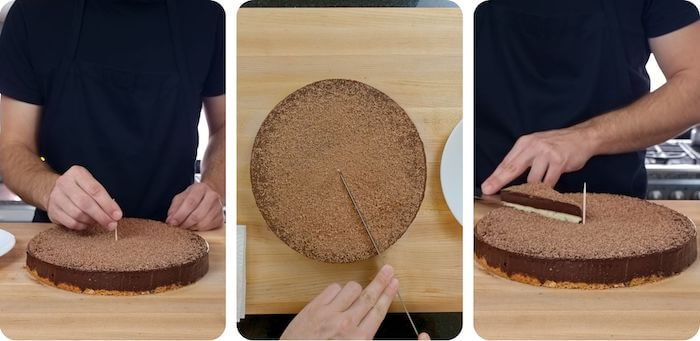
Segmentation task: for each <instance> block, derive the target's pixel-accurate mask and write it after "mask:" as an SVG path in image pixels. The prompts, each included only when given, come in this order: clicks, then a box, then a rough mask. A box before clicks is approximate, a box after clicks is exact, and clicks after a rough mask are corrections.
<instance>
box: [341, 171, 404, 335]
mask: <svg viewBox="0 0 700 341" xmlns="http://www.w3.org/2000/svg"><path fill="white" fill-rule="evenodd" d="M338 174H340V180H341V181H342V182H343V186H345V191H347V192H348V196H350V200H351V201H352V206H353V207H355V211H356V212H357V215H359V216H360V220H362V226H364V227H365V231H367V235H368V236H369V240H370V241H371V242H372V245H373V246H374V250H375V251H376V252H377V257H379V259H381V261H382V263H384V264H386V261H385V260H384V257H382V255H381V253H380V252H379V247H377V242H376V241H375V240H374V237H373V236H372V232H370V230H369V225H367V221H366V220H365V216H364V214H362V211H361V210H360V207H359V206H358V205H357V202H356V201H355V197H354V196H353V195H352V191H351V190H350V187H349V186H348V183H347V182H345V177H344V176H343V172H341V171H340V169H338ZM396 296H398V298H399V302H401V307H402V308H403V311H404V312H405V313H406V316H408V321H409V322H411V327H413V332H414V333H416V337H417V336H418V329H416V325H415V324H414V323H413V319H412V318H411V314H409V313H408V309H406V304H405V303H404V302H403V298H401V291H400V290H397V291H396Z"/></svg>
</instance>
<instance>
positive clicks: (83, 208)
mask: <svg viewBox="0 0 700 341" xmlns="http://www.w3.org/2000/svg"><path fill="white" fill-rule="evenodd" d="M46 206H47V210H48V215H49V219H51V221H52V222H53V223H54V224H59V225H63V226H65V227H67V228H70V229H75V230H83V229H85V228H87V227H88V226H91V225H95V224H99V225H101V226H103V227H105V228H107V229H108V230H110V231H112V230H114V229H115V228H116V227H117V221H118V220H119V219H121V218H122V211H121V209H120V208H119V205H117V203H116V202H115V201H114V200H112V197H111V196H110V195H109V194H108V193H107V191H106V190H105V188H104V187H102V185H101V184H100V183H99V182H97V180H95V178H94V177H93V176H92V174H90V172H89V171H88V170H87V169H85V168H83V167H80V166H73V167H71V168H70V169H68V171H66V172H65V173H64V174H63V175H61V176H60V177H58V179H56V183H55V185H54V187H53V190H51V194H49V199H48V204H47V205H46Z"/></svg>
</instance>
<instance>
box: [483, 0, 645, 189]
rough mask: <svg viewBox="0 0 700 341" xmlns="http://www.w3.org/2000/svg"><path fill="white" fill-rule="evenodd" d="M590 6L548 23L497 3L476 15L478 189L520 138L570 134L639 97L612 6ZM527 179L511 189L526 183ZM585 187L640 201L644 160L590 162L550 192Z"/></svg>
mask: <svg viewBox="0 0 700 341" xmlns="http://www.w3.org/2000/svg"><path fill="white" fill-rule="evenodd" d="M590 4H593V5H592V6H591V10H590V11H583V12H579V13H564V14H562V13H559V14H549V13H548V14H546V15H543V14H540V13H538V14H533V13H529V12H526V11H524V10H523V9H518V8H514V7H511V6H507V5H502V4H501V3H500V2H498V1H490V2H488V3H484V5H482V6H481V7H480V8H479V9H478V10H477V13H476V15H475V52H474V53H475V71H474V72H475V179H474V180H475V187H476V188H478V187H479V186H480V185H481V183H482V182H483V181H484V180H486V178H488V176H489V175H491V173H492V172H493V171H494V170H495V169H496V167H497V166H498V164H499V163H500V162H501V160H503V158H504V157H505V156H506V154H507V153H508V151H509V150H510V149H511V147H512V146H513V144H514V143H515V141H516V140H517V139H518V138H519V137H520V136H522V135H527V134H531V133H534V132H539V131H545V130H551V129H561V128H565V127H570V126H572V125H575V124H578V123H581V122H583V121H586V120H588V119H590V118H592V117H594V116H596V115H600V114H603V113H606V112H608V111H610V110H613V109H616V108H620V107H623V106H626V105H628V104H630V103H632V102H633V101H634V100H635V99H637V98H639V97H641V96H642V95H644V93H643V92H640V91H639V90H634V89H633V87H632V83H631V78H630V74H629V66H628V64H629V63H628V62H627V60H628V59H627V56H626V51H625V49H624V44H623V41H622V35H621V31H620V30H621V27H620V24H619V20H618V14H617V13H616V8H615V7H614V2H613V1H606V0H601V1H600V2H594V1H591V2H590ZM553 12H554V11H553ZM528 171H529V170H528ZM528 171H526V172H525V173H524V174H523V175H521V176H520V177H519V178H518V179H516V180H515V181H513V182H512V184H517V183H523V182H526V180H527V172H528ZM584 181H585V182H587V186H588V190H589V191H591V192H608V193H619V194H625V195H631V196H638V197H643V196H644V195H645V193H646V171H645V169H644V152H643V151H640V152H633V153H626V154H619V155H610V156H595V157H593V158H591V160H589V161H588V163H587V164H586V165H585V167H584V168H583V169H581V170H580V171H577V172H573V173H567V174H563V175H562V177H561V178H560V180H559V182H558V183H557V186H556V188H557V189H558V190H559V191H563V192H580V191H581V190H582V188H583V182H584ZM477 192H478V191H477Z"/></svg>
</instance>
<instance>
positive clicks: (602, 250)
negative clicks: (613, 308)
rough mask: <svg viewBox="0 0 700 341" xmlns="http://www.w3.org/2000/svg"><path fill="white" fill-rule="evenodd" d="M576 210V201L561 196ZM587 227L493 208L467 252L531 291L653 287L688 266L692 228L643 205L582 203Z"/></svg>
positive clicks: (607, 198) (614, 200) (589, 199)
mask: <svg viewBox="0 0 700 341" xmlns="http://www.w3.org/2000/svg"><path fill="white" fill-rule="evenodd" d="M563 195H564V196H565V197H566V198H568V199H569V201H570V202H575V203H578V204H579V205H581V204H582V195H581V194H580V193H569V194H563ZM586 204H587V207H586V223H585V224H580V223H579V224H577V223H571V222H565V221H560V220H554V219H551V218H547V217H544V216H542V215H539V214H535V213H528V212H523V211H521V210H517V209H514V208H511V207H502V208H497V209H494V210H492V211H491V212H489V213H488V214H487V215H486V216H485V217H484V218H482V219H481V220H480V221H479V222H478V223H477V224H476V227H475V234H474V252H475V258H476V260H477V262H478V263H479V264H480V265H481V266H482V267H484V268H485V269H486V270H487V271H489V272H491V273H494V274H496V275H499V276H502V277H506V278H510V279H512V280H515V281H518V282H523V283H528V284H532V285H542V286H547V287H556V288H581V289H605V288H612V287H623V286H633V285H638V284H643V283H647V282H653V281H656V280H659V279H662V278H665V277H668V276H672V275H674V274H677V273H679V272H681V271H683V270H684V269H686V268H687V267H688V266H690V264H692V263H693V262H694V261H695V258H696V256H697V243H696V231H695V225H694V224H693V222H692V221H690V220H689V219H688V218H687V217H685V216H683V215H681V214H680V213H678V212H675V211H673V210H671V209H668V208H666V207H663V206H660V205H657V204H654V203H650V202H647V201H644V200H640V199H636V198H630V197H625V196H620V195H611V194H592V193H589V194H588V195H587V196H586Z"/></svg>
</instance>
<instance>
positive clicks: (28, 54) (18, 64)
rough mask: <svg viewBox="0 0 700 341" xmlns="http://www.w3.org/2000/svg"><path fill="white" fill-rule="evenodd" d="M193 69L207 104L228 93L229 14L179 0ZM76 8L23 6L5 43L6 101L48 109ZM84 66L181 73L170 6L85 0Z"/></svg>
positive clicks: (1, 62) (0, 58)
mask: <svg viewBox="0 0 700 341" xmlns="http://www.w3.org/2000/svg"><path fill="white" fill-rule="evenodd" d="M177 1H178V7H179V10H178V20H179V22H180V27H181V32H182V35H183V40H184V41H183V45H184V47H185V57H186V63H187V67H188V68H189V71H190V73H191V75H192V80H193V82H195V88H196V89H198V90H199V91H200V93H201V96H202V97H212V96H218V95H222V94H224V93H225V84H224V63H225V62H224V34H225V32H224V27H225V19H224V11H223V8H222V7H221V6H220V5H219V4H217V3H216V2H213V1H209V0H177ZM73 6H74V1H66V0H61V1H56V0H18V1H17V2H15V4H14V5H13V6H12V9H11V10H10V13H9V14H8V17H7V20H6V22H5V26H4V28H3V31H2V35H1V36H0V94H3V95H6V96H9V97H12V98H15V99H17V100H20V101H23V102H27V103H31V104H36V105H43V104H44V102H45V101H46V99H47V97H48V94H49V93H50V91H51V86H50V84H51V80H52V77H53V76H54V75H55V72H56V69H57V67H58V66H59V63H60V61H61V57H62V56H63V55H64V54H65V49H66V48H67V47H68V45H69V44H68V41H69V39H70V37H69V34H70V29H71V21H72V18H73ZM78 46H79V48H78V53H77V59H78V60H81V61H86V62H94V63H99V64H101V65H106V66H110V67H114V68H116V69H124V70H127V71H133V72H168V71H174V70H175V69H176V64H175V57H174V56H175V54H174V48H173V44H172V37H171V32H170V27H169V24H168V13H167V7H166V4H165V1H164V0H86V3H85V13H84V17H83V29H82V30H81V36H80V43H79V45H78Z"/></svg>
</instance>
